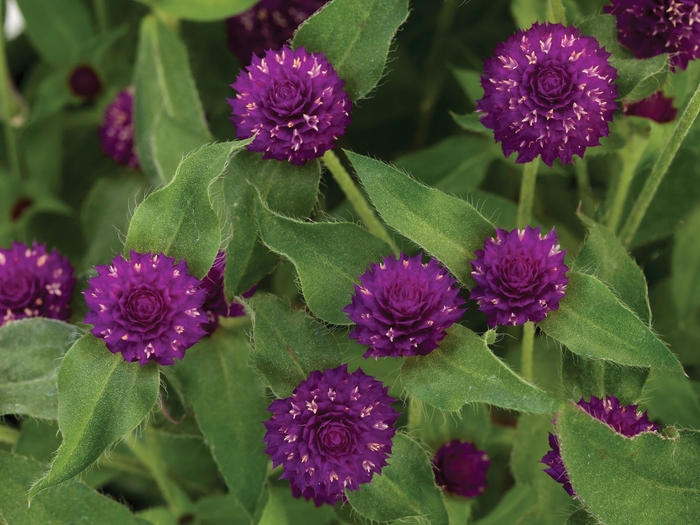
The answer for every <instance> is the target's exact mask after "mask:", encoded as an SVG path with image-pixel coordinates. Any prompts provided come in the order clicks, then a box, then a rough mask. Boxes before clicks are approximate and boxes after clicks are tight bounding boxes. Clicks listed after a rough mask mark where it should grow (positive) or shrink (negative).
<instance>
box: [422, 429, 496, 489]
mask: <svg viewBox="0 0 700 525" xmlns="http://www.w3.org/2000/svg"><path fill="white" fill-rule="evenodd" d="M489 465H491V460H490V459H489V457H488V456H487V455H486V452H484V451H483V450H478V449H477V448H476V447H475V446H474V445H472V444H471V443H469V442H466V441H465V442H461V441H459V440H457V439H454V440H452V441H450V442H449V443H446V444H444V445H443V446H441V447H440V448H439V449H438V451H437V452H436V453H435V457H434V458H433V472H434V473H435V482H436V483H437V484H438V485H439V486H441V487H444V488H445V490H446V491H448V492H452V493H454V494H459V495H460V496H463V497H465V498H473V497H474V496H479V495H480V494H483V492H484V490H485V489H486V487H488V483H487V481H486V472H488V469H489Z"/></svg>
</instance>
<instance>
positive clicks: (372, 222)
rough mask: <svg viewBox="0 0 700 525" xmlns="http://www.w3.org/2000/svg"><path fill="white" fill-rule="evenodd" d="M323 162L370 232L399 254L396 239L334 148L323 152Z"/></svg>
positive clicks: (395, 253)
mask: <svg viewBox="0 0 700 525" xmlns="http://www.w3.org/2000/svg"><path fill="white" fill-rule="evenodd" d="M323 164H324V165H325V166H326V168H328V171H330V172H331V175H333V178H334V179H335V181H336V182H337V183H338V185H339V186H340V189H342V190H343V193H345V196H346V197H347V198H348V200H349V201H350V204H352V206H353V208H355V211H356V212H357V214H358V215H359V216H360V219H362V222H364V223H365V226H367V229H368V230H369V231H370V233H372V234H374V235H376V236H377V237H379V238H380V239H382V240H384V241H386V243H387V244H388V245H389V246H391V249H392V250H393V251H394V255H397V256H398V255H399V249H398V247H397V246H396V243H394V239H392V238H391V236H390V235H389V232H387V231H386V228H384V226H383V225H382V223H381V222H379V219H377V216H376V215H375V214H374V211H372V208H370V206H369V204H368V203H367V200H366V199H365V197H364V196H363V195H362V193H361V192H360V190H359V189H358V187H357V186H356V185H355V183H354V182H353V180H352V178H351V177H350V174H349V173H348V172H347V170H346V169H345V167H344V166H343V165H342V164H341V163H340V160H339V159H338V157H337V156H336V154H335V153H333V151H332V150H328V151H326V153H324V154H323Z"/></svg>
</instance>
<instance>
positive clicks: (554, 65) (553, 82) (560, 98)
mask: <svg viewBox="0 0 700 525" xmlns="http://www.w3.org/2000/svg"><path fill="white" fill-rule="evenodd" d="M609 56H610V53H608V52H606V51H605V49H604V48H601V47H600V45H599V44H598V41H597V40H596V39H595V38H592V37H588V36H581V35H579V32H578V30H577V29H576V28H574V27H564V26H563V25H561V24H535V25H533V26H532V27H531V28H530V29H528V30H527V31H520V32H518V33H517V34H516V35H514V36H512V37H510V38H509V39H508V41H507V42H505V43H501V44H499V45H498V46H497V47H496V51H495V56H494V57H492V58H490V59H488V60H486V63H485V66H484V74H483V75H482V76H481V85H482V86H483V88H484V97H483V98H482V99H480V100H479V101H478V102H477V111H479V112H481V113H482V117H481V122H482V123H483V124H484V125H485V126H486V127H487V128H489V129H492V130H494V137H495V139H496V141H497V142H501V143H502V147H503V153H504V154H505V155H506V156H510V155H511V154H512V153H514V152H516V151H517V152H518V158H517V161H516V162H520V163H524V162H529V161H531V160H533V159H535V158H536V157H537V156H538V155H542V160H543V161H544V162H545V164H547V165H548V166H550V167H551V166H552V163H553V162H554V160H555V159H557V158H559V159H561V161H562V162H563V163H565V164H566V163H568V162H573V155H574V154H576V155H578V156H580V157H583V153H584V151H585V150H586V148H587V147H589V146H597V145H599V144H600V137H604V136H607V135H608V134H609V133H610V131H609V129H608V122H609V121H611V120H612V118H613V112H614V111H615V109H617V104H616V103H615V98H616V97H617V87H616V86H614V85H613V81H614V80H615V79H616V78H617V72H616V71H615V69H614V68H613V67H612V66H610V64H609V63H608V57H609Z"/></svg>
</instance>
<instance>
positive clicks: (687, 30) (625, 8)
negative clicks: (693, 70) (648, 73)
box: [604, 0, 700, 71]
mask: <svg viewBox="0 0 700 525" xmlns="http://www.w3.org/2000/svg"><path fill="white" fill-rule="evenodd" d="M604 11H605V12H606V13H610V14H611V15H615V17H617V30H618V39H619V40H620V43H621V44H622V45H624V46H626V47H628V48H630V50H631V51H632V53H634V56H636V57H637V58H651V57H654V56H656V55H661V54H662V53H669V54H670V56H671V70H672V71H675V70H676V68H680V69H682V70H685V68H686V67H688V62H689V61H691V60H693V59H695V58H699V57H700V5H698V2H697V0H612V5H611V6H606V7H605V8H604Z"/></svg>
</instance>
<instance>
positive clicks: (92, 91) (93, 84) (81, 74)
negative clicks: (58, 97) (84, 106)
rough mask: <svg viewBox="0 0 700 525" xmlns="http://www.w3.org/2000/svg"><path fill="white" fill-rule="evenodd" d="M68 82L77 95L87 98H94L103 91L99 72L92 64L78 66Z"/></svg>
mask: <svg viewBox="0 0 700 525" xmlns="http://www.w3.org/2000/svg"><path fill="white" fill-rule="evenodd" d="M68 84H69V85H70V88H71V90H72V91H73V93H74V94H75V95H76V96H78V97H80V98H84V99H85V100H92V99H93V98H95V97H96V96H97V95H99V93H100V91H102V83H101V82H100V77H98V76H97V72H96V71H95V70H94V69H93V68H92V66H88V65H85V64H84V65H80V66H77V67H76V68H75V69H73V71H71V73H70V76H69V77H68Z"/></svg>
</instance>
